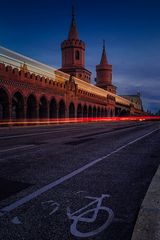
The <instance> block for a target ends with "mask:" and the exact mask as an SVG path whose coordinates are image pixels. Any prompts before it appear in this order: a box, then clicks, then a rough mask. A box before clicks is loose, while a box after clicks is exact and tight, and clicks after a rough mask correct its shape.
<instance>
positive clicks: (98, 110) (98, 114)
mask: <svg viewBox="0 0 160 240" xmlns="http://www.w3.org/2000/svg"><path fill="white" fill-rule="evenodd" d="M100 116H101V110H100V107H98V109H97V117H100Z"/></svg>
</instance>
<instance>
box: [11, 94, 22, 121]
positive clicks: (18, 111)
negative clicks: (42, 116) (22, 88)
mask: <svg viewBox="0 0 160 240" xmlns="http://www.w3.org/2000/svg"><path fill="white" fill-rule="evenodd" d="M12 118H13V119H23V118H24V98H23V96H22V94H21V93H20V92H16V93H15V94H14V95H13V97H12Z"/></svg>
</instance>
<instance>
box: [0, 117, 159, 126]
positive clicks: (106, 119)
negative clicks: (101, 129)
mask: <svg viewBox="0 0 160 240" xmlns="http://www.w3.org/2000/svg"><path fill="white" fill-rule="evenodd" d="M149 120H160V116H127V117H97V118H93V117H89V118H52V119H39V120H37V119H30V120H23V119H19V120H18V121H17V120H11V121H9V120H5V121H0V126H26V125H45V124H47V125H48V124H62V123H63V124H65V123H87V122H115V121H149Z"/></svg>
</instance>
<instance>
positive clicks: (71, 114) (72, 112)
mask: <svg viewBox="0 0 160 240" xmlns="http://www.w3.org/2000/svg"><path fill="white" fill-rule="evenodd" d="M69 118H75V107H74V104H73V103H72V102H71V103H70V105H69Z"/></svg>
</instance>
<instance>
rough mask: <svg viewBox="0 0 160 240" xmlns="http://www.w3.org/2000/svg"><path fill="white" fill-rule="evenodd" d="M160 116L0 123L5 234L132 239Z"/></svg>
mask: <svg viewBox="0 0 160 240" xmlns="http://www.w3.org/2000/svg"><path fill="white" fill-rule="evenodd" d="M159 129H160V122H156V121H154V122H152V121H142V122H139V121H137V122H110V123H82V124H65V125H63V124H61V125H54V126H53V125H52V126H40V127H39V126H33V127H14V128H11V127H10V128H1V129H0V189H1V191H0V239H3V240H9V239H12V240H22V239H24V240H32V239H33V240H35V239H42V240H59V239H63V240H70V239H99V240H103V239H105V240H107V239H109V240H124V239H125V240H130V239H131V235H132V231H133V228H134V224H135V221H136V218H137V215H138V211H139V209H140V205H141V203H142V200H143V198H144V196H145V193H146V191H147V188H148V186H149V184H150V182H151V179H152V177H153V175H154V173H155V171H156V169H157V167H158V165H159V159H160V152H159V145H160V144H159V143H160V131H159Z"/></svg>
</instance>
